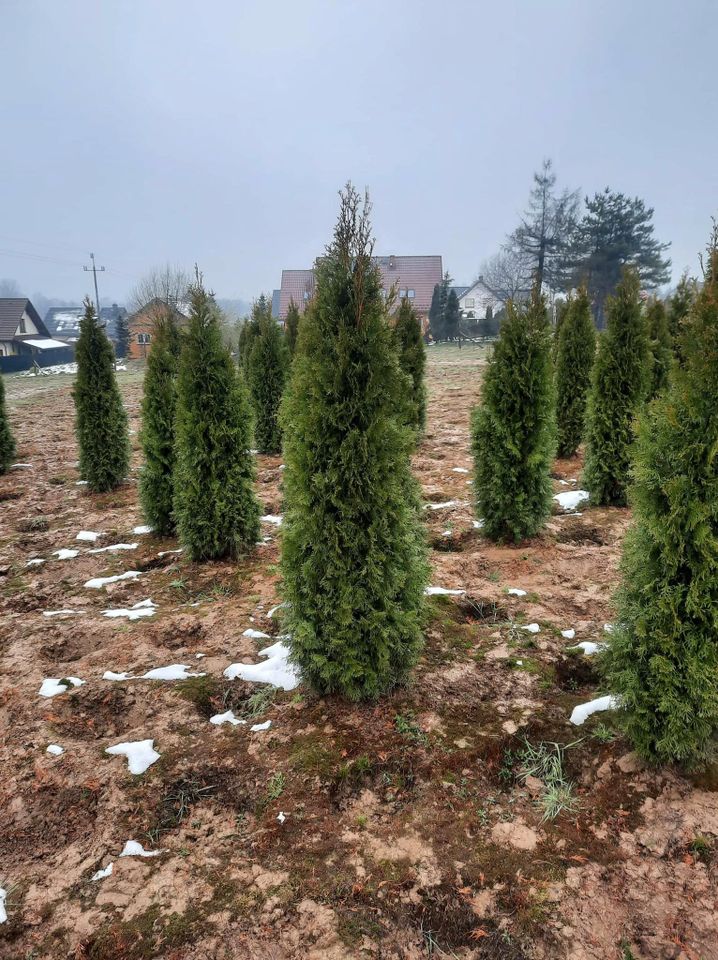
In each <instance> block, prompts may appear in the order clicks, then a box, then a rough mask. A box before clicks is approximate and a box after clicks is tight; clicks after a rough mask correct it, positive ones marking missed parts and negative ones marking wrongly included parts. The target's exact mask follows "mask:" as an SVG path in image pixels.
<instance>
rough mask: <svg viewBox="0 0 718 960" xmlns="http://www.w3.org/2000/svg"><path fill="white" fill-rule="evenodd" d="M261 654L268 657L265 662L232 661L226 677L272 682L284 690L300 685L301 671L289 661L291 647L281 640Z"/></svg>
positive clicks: (260, 654)
mask: <svg viewBox="0 0 718 960" xmlns="http://www.w3.org/2000/svg"><path fill="white" fill-rule="evenodd" d="M259 656H260V657H266V660H265V661H264V663H232V664H230V666H228V667H227V669H226V670H225V671H224V675H225V677H226V678H227V679H228V680H235V679H236V678H237V677H239V678H240V679H242V680H248V681H249V682H250V683H271V684H272V685H273V686H275V687H281V688H282V690H294V688H295V687H296V686H298V685H299V681H300V676H299V671H298V670H297V668H296V667H295V666H294V665H293V664H291V663H289V660H288V657H289V648H288V647H286V646H285V645H284V644H283V643H282V642H281V640H280V641H277V643H273V644H272V646H271V647H265V648H264V650H260V651H259ZM262 729H264V728H262Z"/></svg>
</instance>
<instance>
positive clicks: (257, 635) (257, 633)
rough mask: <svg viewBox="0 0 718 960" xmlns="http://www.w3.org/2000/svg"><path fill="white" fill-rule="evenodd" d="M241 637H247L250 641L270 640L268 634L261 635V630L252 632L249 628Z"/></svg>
mask: <svg viewBox="0 0 718 960" xmlns="http://www.w3.org/2000/svg"><path fill="white" fill-rule="evenodd" d="M242 636H243V637H249V638H250V639H251V640H271V637H270V636H269V634H268V633H262V631H261V630H252V628H251V627H250V628H249V629H248V630H245V631H244V633H243V634H242Z"/></svg>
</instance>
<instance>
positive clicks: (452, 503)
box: [424, 500, 459, 510]
mask: <svg viewBox="0 0 718 960" xmlns="http://www.w3.org/2000/svg"><path fill="white" fill-rule="evenodd" d="M458 506H459V501H458V500H446V501H445V502H444V503H425V504H424V510H446V509H447V508H448V507H458Z"/></svg>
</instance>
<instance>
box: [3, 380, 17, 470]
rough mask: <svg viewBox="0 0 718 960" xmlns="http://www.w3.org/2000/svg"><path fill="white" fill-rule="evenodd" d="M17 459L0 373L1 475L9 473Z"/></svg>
mask: <svg viewBox="0 0 718 960" xmlns="http://www.w3.org/2000/svg"><path fill="white" fill-rule="evenodd" d="M14 459H15V438H14V437H13V435H12V433H11V431H10V423H9V422H8V416H7V407H6V406H5V381H4V380H3V376H2V374H1V373H0V475H2V474H3V473H7V470H8V467H9V466H10V464H11V463H12V462H13V460H14Z"/></svg>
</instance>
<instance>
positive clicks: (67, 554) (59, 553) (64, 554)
mask: <svg viewBox="0 0 718 960" xmlns="http://www.w3.org/2000/svg"><path fill="white" fill-rule="evenodd" d="M79 552H80V551H79V550H67V549H66V548H65V547H63V548H62V549H61V550H53V551H52V553H53V556H55V557H57V559H58V560H72V559H74V558H75V557H76V556H77V555H78V554H79Z"/></svg>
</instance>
